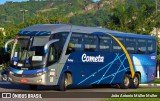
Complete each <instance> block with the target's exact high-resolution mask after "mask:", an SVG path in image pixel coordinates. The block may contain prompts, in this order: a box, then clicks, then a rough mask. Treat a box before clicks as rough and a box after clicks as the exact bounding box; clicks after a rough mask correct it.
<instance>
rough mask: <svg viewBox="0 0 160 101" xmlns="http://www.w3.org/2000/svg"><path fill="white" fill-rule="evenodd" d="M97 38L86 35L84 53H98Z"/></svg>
mask: <svg viewBox="0 0 160 101" xmlns="http://www.w3.org/2000/svg"><path fill="white" fill-rule="evenodd" d="M96 43H97V36H95V35H84V48H85V49H84V51H89V52H94V51H96Z"/></svg>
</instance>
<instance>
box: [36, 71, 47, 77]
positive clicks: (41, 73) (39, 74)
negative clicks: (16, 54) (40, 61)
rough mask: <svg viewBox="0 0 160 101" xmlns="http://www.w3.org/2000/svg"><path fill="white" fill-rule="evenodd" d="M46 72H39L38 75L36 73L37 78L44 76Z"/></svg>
mask: <svg viewBox="0 0 160 101" xmlns="http://www.w3.org/2000/svg"><path fill="white" fill-rule="evenodd" d="M45 73H46V72H40V73H37V76H41V75H43V74H45Z"/></svg>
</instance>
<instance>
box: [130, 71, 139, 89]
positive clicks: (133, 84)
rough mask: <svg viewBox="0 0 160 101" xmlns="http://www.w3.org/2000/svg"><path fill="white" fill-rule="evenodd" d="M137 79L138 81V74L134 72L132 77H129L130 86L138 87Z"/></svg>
mask: <svg viewBox="0 0 160 101" xmlns="http://www.w3.org/2000/svg"><path fill="white" fill-rule="evenodd" d="M139 81H140V77H139V74H137V73H136V74H135V76H134V78H133V79H131V88H134V89H136V88H138V87H139Z"/></svg>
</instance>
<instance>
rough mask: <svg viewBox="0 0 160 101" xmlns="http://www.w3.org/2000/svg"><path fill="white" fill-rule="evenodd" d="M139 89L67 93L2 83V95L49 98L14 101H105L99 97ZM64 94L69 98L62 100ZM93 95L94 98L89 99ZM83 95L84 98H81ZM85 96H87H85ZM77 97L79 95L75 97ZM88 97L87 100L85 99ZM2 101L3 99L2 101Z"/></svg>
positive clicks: (88, 89)
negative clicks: (22, 94) (30, 95)
mask: <svg viewBox="0 0 160 101" xmlns="http://www.w3.org/2000/svg"><path fill="white" fill-rule="evenodd" d="M138 89H141V90H143V89H146V87H141V88H138ZM136 91H137V89H118V88H117V87H110V88H92V87H91V86H78V87H77V86H71V87H69V89H68V90H67V91H65V92H61V91H57V87H53V86H39V87H38V89H37V90H29V87H28V85H23V84H11V83H9V82H0V92H1V93H0V94H2V93H6V92H7V93H10V92H11V93H13V92H14V93H35V94H39V93H45V95H46V96H48V95H50V96H48V97H49V98H43V99H17V98H14V99H12V101H64V100H65V101H103V100H104V99H105V98H101V97H99V98H97V96H100V95H102V94H106V95H107V94H108V93H112V92H114V93H119V92H124V93H125V92H136ZM47 94H48V95H47ZM56 94H58V97H57V96H56V97H54V95H56ZM63 94H70V95H67V97H69V98H66V96H65V98H61V95H63ZM75 94H79V95H78V98H72V96H73V97H74V95H75ZM90 94H92V97H93V96H94V97H93V98H88V97H89V96H90ZM81 95H82V97H81ZM83 95H85V96H83ZM75 96H77V95H75ZM83 97H86V98H83ZM0 101H1V99H0ZM2 101H11V99H4V98H3V99H2Z"/></svg>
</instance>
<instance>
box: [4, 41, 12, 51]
mask: <svg viewBox="0 0 160 101" xmlns="http://www.w3.org/2000/svg"><path fill="white" fill-rule="evenodd" d="M13 41H14V39H10V40H8V41H7V42H6V43H5V46H4V49H5V50H4V51H5V52H7V51H8V44H9V43H11V42H13Z"/></svg>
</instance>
